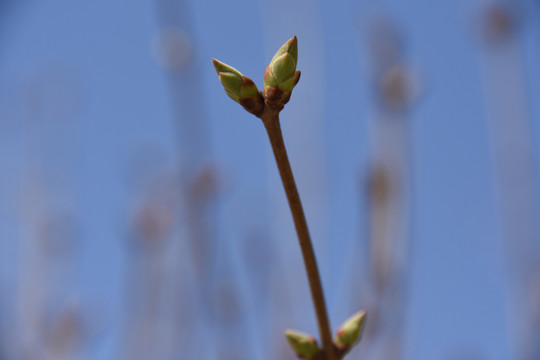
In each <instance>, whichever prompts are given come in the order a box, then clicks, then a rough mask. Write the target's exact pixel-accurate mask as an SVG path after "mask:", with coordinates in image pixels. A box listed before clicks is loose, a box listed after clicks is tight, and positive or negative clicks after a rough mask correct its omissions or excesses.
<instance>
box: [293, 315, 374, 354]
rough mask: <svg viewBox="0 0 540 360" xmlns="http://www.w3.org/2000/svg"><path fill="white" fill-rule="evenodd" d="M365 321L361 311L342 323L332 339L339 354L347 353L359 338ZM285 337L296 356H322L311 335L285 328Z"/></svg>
mask: <svg viewBox="0 0 540 360" xmlns="http://www.w3.org/2000/svg"><path fill="white" fill-rule="evenodd" d="M365 323H366V313H365V312H363V311H360V312H358V313H356V314H354V315H353V316H351V317H350V318H349V319H348V320H347V321H345V323H343V325H342V326H341V328H340V329H339V330H338V332H337V334H336V339H335V340H334V344H335V345H336V347H337V349H338V350H339V352H340V353H341V354H345V353H347V352H348V351H349V350H351V349H352V347H353V346H354V345H355V344H356V343H357V342H358V341H359V340H360V338H361V337H362V332H363V331H364V327H365ZM285 337H286V338H287V340H288V341H289V344H290V345H291V348H292V349H293V350H294V352H295V353H296V355H297V356H298V358H300V359H305V360H318V359H321V358H322V351H321V349H320V348H319V345H318V344H317V340H315V338H314V337H313V336H311V335H308V334H304V333H301V332H298V331H293V330H287V331H286V332H285Z"/></svg>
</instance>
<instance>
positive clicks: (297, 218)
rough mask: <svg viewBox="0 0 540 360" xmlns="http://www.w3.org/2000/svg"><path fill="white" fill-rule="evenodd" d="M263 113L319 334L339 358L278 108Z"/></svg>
mask: <svg viewBox="0 0 540 360" xmlns="http://www.w3.org/2000/svg"><path fill="white" fill-rule="evenodd" d="M260 117H261V119H262V120H263V123H264V126H265V127H266V131H267V133H268V137H269V139H270V144H271V145H272V150H273V151H274V156H275V158H276V163H277V167H278V169H279V174H280V175H281V181H282V182H283V187H284V188H285V193H286V194H287V200H288V201H289V206H290V208H291V212H292V216H293V220H294V226H295V227H296V233H297V234H298V241H299V242H300V248H301V250H302V256H303V258H304V265H305V268H306V273H307V277H308V281H309V287H310V289H311V298H312V300H313V305H314V307H315V314H316V316H317V323H318V326H319V334H320V337H321V341H322V346H323V351H324V353H325V358H326V360H336V359H337V354H336V351H335V348H334V343H333V342H332V332H331V330H330V322H329V320H328V314H327V312H326V304H325V300H324V293H323V289H322V284H321V277H320V275H319V269H318V267H317V260H316V259H315V253H314V251H313V245H312V243H311V239H310V236H309V231H308V227H307V223H306V218H305V215H304V210H303V208H302V203H301V202H300V195H298V189H297V188H296V183H295V181H294V176H293V173H292V170H291V164H290V163H289V157H288V156H287V150H286V149H285V143H284V142H283V136H282V134H281V126H280V123H279V110H274V109H272V108H270V107H266V109H265V111H264V113H263V114H262V115H261V116H260Z"/></svg>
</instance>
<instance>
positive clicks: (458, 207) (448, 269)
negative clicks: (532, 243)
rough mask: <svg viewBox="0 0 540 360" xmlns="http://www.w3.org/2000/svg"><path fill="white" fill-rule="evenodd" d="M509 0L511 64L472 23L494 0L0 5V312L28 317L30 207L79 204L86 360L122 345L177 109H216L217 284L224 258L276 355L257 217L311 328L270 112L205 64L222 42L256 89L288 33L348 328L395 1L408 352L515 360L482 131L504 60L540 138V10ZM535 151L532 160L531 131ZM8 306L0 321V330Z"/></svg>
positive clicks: (489, 155)
mask: <svg viewBox="0 0 540 360" xmlns="http://www.w3.org/2000/svg"><path fill="white" fill-rule="evenodd" d="M517 3H519V4H518V5H519V11H520V12H519V13H520V14H521V15H522V17H521V18H520V19H521V22H522V23H521V27H520V31H519V32H518V33H517V35H516V38H515V39H514V40H512V41H513V45H512V46H507V47H506V48H504V49H506V50H507V51H514V54H517V55H516V58H517V60H516V61H515V62H511V61H510V60H508V61H507V62H504V61H503V62H499V63H497V61H499V60H500V57H501V56H503V55H500V52H497V50H493V49H492V48H490V47H488V46H485V44H483V42H482V41H481V37H480V36H479V34H478V31H479V26H478V19H479V18H478V16H479V13H480V11H481V9H483V6H484V5H485V4H487V2H482V1H472V2H471V1H464V0H461V1H442V2H434V1H429V0H417V1H408V2H403V1H366V0H363V1H341V0H336V1H332V2H330V1H307V0H298V1H291V2H288V1H285V0H278V1H273V2H262V1H261V2H259V1H247V0H236V1H226V2H225V1H215V0H201V1H182V2H179V4H180V6H179V7H178V8H177V10H175V11H177V13H175V14H166V15H164V16H163V17H162V18H161V19H162V21H163V22H160V21H159V20H158V19H160V18H158V16H157V14H156V6H155V4H154V2H152V1H147V0H144V1H125V0H108V1H104V0H96V1H93V2H73V1H67V0H52V1H48V2H40V1H31V0H25V1H20V2H19V3H16V4H13V2H11V3H8V2H4V3H2V2H0V11H1V12H2V14H1V15H0V20H1V21H2V22H3V24H2V26H1V27H0V31H1V33H0V129H1V133H0V136H1V141H0V149H1V150H0V168H1V169H2V170H1V171H2V174H3V175H2V176H1V177H0V184H1V186H0V202H1V203H2V204H3V205H2V206H1V207H0V234H1V235H0V236H1V238H2V240H1V242H0V249H1V250H0V259H1V265H0V269H1V274H2V275H1V276H0V280H1V288H0V291H1V294H2V295H1V296H2V297H1V302H2V303H3V304H4V305H3V306H2V307H3V308H4V310H3V311H6V312H8V313H11V312H12V311H13V314H15V315H10V316H7V315H4V314H3V313H2V318H7V319H10V320H9V321H15V323H17V324H18V321H21V320H20V318H18V317H17V316H18V315H17V312H16V311H15V310H14V309H16V308H17V303H18V300H17V296H19V295H20V289H19V288H20V279H21V277H20V276H21V272H22V273H24V271H23V270H22V269H26V268H28V266H29V265H28V262H29V261H30V262H32V260H31V257H30V256H29V255H27V253H28V252H27V250H28V249H27V248H25V246H30V245H28V241H25V240H24V239H25V238H31V234H30V235H28V234H27V233H32V230H31V229H32V225H29V224H28V222H32V221H35V218H36V217H37V218H39V217H40V216H42V215H43V213H45V214H49V215H50V213H58V214H60V215H58V216H62V214H65V213H69V214H70V216H72V217H73V218H75V219H76V224H77V225H76V228H77V232H76V233H77V236H76V237H77V242H76V246H75V250H74V253H76V256H75V260H74V261H72V263H69V266H70V269H71V270H70V271H69V272H70V274H69V276H67V280H66V281H65V282H64V285H62V286H60V288H61V290H58V291H60V293H62V294H68V295H66V296H67V297H68V298H69V297H71V296H74V297H76V298H77V299H79V300H78V301H80V302H81V303H82V304H83V307H88V308H91V309H93V310H92V311H93V313H95V314H96V315H95V319H96V320H95V322H96V324H94V325H93V326H94V328H95V329H94V330H93V340H92V342H91V345H88V346H87V348H86V350H85V353H84V355H83V356H82V357H83V358H88V359H110V358H112V357H113V356H115V355H116V354H118V352H119V351H120V350H119V348H120V347H121V342H122V336H123V335H122V333H123V331H124V330H125V322H124V321H125V320H126V316H129V315H126V311H125V304H126V301H127V299H126V291H125V287H126V285H125V283H126V279H127V278H129V271H130V270H129V269H130V265H129V264H130V260H129V252H128V251H127V248H128V246H127V245H126V242H127V241H128V240H127V238H128V237H129V235H128V234H129V230H128V227H129V223H130V214H131V213H132V208H133V206H134V204H137V199H138V198H139V196H140V193H141V192H143V191H144V189H146V187H147V184H148V183H149V182H151V181H153V180H152V179H154V178H155V176H157V175H156V174H161V173H167V172H171V171H172V170H171V169H174V168H175V166H176V164H177V163H178V162H180V163H181V164H184V161H185V158H189V157H190V155H187V156H185V154H192V152H190V151H193V150H192V149H193V145H189V147H188V143H189V141H190V139H191V140H193V138H191V135H189V134H186V131H187V130H186V129H188V128H186V127H182V126H180V127H177V126H176V125H175V123H174V118H175V116H177V115H176V114H181V115H180V116H185V117H190V116H200V117H201V118H202V119H204V124H203V125H201V127H202V129H203V130H204V134H203V136H202V137H203V139H202V140H201V138H197V139H199V140H201V141H202V142H204V145H200V146H201V148H204V149H203V150H201V151H202V155H200V156H201V157H202V158H203V160H204V161H206V160H208V161H210V163H211V164H212V166H215V168H216V169H217V172H218V174H219V176H220V179H221V180H220V184H221V185H220V195H219V201H217V205H216V206H215V222H216V224H217V225H216V226H217V229H218V230H217V233H218V235H217V236H216V243H215V246H216V249H215V250H214V251H215V252H216V253H217V254H219V256H217V257H216V259H217V260H216V261H217V262H216V264H214V269H213V272H212V277H211V278H212V281H219V276H220V274H222V271H223V273H227V276H231V277H232V278H235V279H236V280H235V281H237V282H238V283H239V284H240V285H239V286H240V288H241V294H242V295H243V297H242V298H243V299H244V300H242V304H243V305H244V306H245V311H244V312H243V314H244V315H245V317H246V320H245V321H243V322H241V324H242V325H241V328H242V329H244V330H241V331H246V329H250V330H249V333H250V334H251V335H250V336H251V339H252V341H254V342H255V343H256V345H255V346H254V349H253V350H250V351H252V353H250V354H251V355H252V357H253V358H256V359H263V358H265V357H264V356H262V354H264V353H265V349H266V348H265V346H268V345H265V344H264V341H262V340H260V339H257V337H258V336H259V334H260V331H261V330H257V329H256V328H257V324H258V323H259V321H263V323H264V321H267V322H268V321H270V320H269V318H271V315H268V314H266V315H264V316H266V317H264V316H262V315H261V318H262V320H261V318H259V317H257V316H256V315H253V313H254V312H256V311H257V304H258V301H259V299H258V298H257V296H260V294H259V295H258V294H257V293H253V292H252V291H251V290H250V289H251V286H252V285H253V283H254V281H253V279H252V278H250V272H251V271H254V270H253V269H252V268H249V263H248V262H247V261H246V260H245V259H244V252H243V251H242V244H243V243H244V242H245V241H244V240H243V238H244V237H245V236H246V235H245V234H246V233H249V232H250V231H252V230H253V229H256V231H261V232H263V233H265V234H266V235H265V239H266V241H271V242H273V245H272V247H273V248H277V249H278V250H275V251H277V252H278V253H279V254H280V259H281V260H280V261H281V262H282V263H284V264H287V265H285V266H284V269H285V270H284V271H287V272H288V274H289V277H290V278H289V279H288V280H286V281H285V282H287V283H288V284H289V285H288V286H289V287H292V288H293V289H295V290H293V292H292V293H293V295H292V296H293V300H292V303H293V305H292V306H293V308H294V309H295V311H294V316H293V317H292V318H291V319H290V322H291V324H290V325H289V326H291V327H297V328H301V329H303V330H305V331H310V332H312V333H315V332H316V326H315V322H314V320H313V319H312V313H311V309H310V307H309V306H307V307H306V306H303V304H309V297H308V296H309V295H308V294H307V288H306V285H305V282H304V280H302V279H303V276H304V274H303V269H302V267H301V265H300V264H299V260H300V258H299V251H298V248H297V245H296V242H295V239H294V232H293V228H292V222H291V221H290V214H289V213H288V209H287V207H286V203H285V197H284V194H283V191H282V188H281V184H280V183H279V179H278V174H277V171H276V169H275V165H274V164H273V159H272V157H271V153H270V148H269V145H268V143H267V139H266V138H265V134H264V131H263V127H262V124H260V121H259V120H258V119H256V118H254V117H252V116H251V115H250V114H248V113H246V112H245V111H244V110H243V109H242V108H241V107H240V106H238V105H237V104H234V103H233V102H232V101H230V99H229V98H228V97H227V96H226V95H225V94H224V92H223V89H222V87H221V85H220V84H219V82H218V80H217V77H216V74H215V71H214V69H213V67H212V66H211V62H210V58H211V57H215V58H217V59H219V60H222V61H224V62H226V63H228V64H230V65H232V66H235V67H237V68H238V69H240V70H241V71H242V72H243V73H244V74H246V75H247V76H250V77H252V78H253V79H254V80H255V82H256V83H257V84H259V86H260V85H261V83H262V72H263V70H264V68H265V66H266V65H267V63H268V61H269V60H270V59H271V57H272V55H273V53H274V52H275V51H276V50H277V49H278V48H279V46H281V44H282V43H283V42H285V41H286V40H287V39H288V38H289V37H291V36H292V35H295V34H296V35H297V36H298V41H299V64H298V68H299V69H300V70H302V78H301V80H300V83H299V85H298V87H297V88H296V89H295V91H294V93H293V96H292V99H291V102H290V104H288V105H287V107H286V109H285V110H284V111H283V113H282V124H283V131H284V136H285V141H286V143H287V146H288V149H289V153H290V156H291V162H292V166H293V170H294V171H295V174H296V176H297V180H298V186H299V188H300V193H301V195H302V197H303V201H304V204H305V207H306V215H307V218H308V222H309V223H310V225H311V232H312V235H313V238H314V241H315V247H316V252H317V254H318V257H319V260H320V263H321V270H322V274H323V281H324V287H325V289H326V291H327V293H328V299H329V301H328V302H329V308H330V310H329V311H330V316H331V319H332V322H333V325H334V326H337V325H338V324H339V322H341V321H342V320H343V319H344V318H345V317H347V316H348V315H350V314H351V313H352V312H354V311H355V310H356V309H353V308H351V306H350V304H349V303H348V302H347V301H346V300H345V298H346V297H347V296H348V290H347V281H349V280H347V279H353V280H352V281H354V275H353V274H344V273H345V272H347V271H348V270H350V269H348V266H349V264H350V263H351V262H353V263H354V262H355V261H361V260H356V259H361V258H362V256H358V257H355V256H353V255H351V254H350V251H351V249H359V248H362V247H361V246H360V247H355V246H356V245H355V244H357V243H358V242H362V241H365V237H366V235H365V232H366V226H365V224H364V221H365V218H366V216H367V215H366V213H365V211H364V210H363V205H362V201H365V200H366V199H365V194H364V193H363V190H362V189H361V188H360V185H359V184H360V183H361V181H362V179H364V178H365V176H366V171H367V169H368V165H369V162H370V160H369V159H370V156H371V155H372V154H373V151H374V150H373V149H374V148H375V147H376V145H375V140H374V137H373V134H374V128H375V125H374V124H375V123H376V119H377V117H378V116H379V115H380V113H379V110H378V107H377V102H376V99H375V95H374V92H373V75H372V72H371V71H372V65H373V64H371V63H370V55H369V46H368V37H367V31H368V29H369V24H370V23H371V22H372V20H373V19H375V18H377V17H379V16H381V15H384V16H387V17H388V18H389V19H392V21H393V22H394V23H395V24H396V25H397V28H398V29H399V31H400V35H401V37H402V39H403V41H404V54H403V59H404V62H405V64H406V65H407V66H409V67H410V68H411V69H413V70H414V73H415V74H416V76H417V77H418V79H419V84H420V95H419V96H418V98H417V99H416V100H415V101H414V103H413V104H412V105H411V106H410V108H409V110H408V112H407V119H406V120H405V121H407V122H408V131H409V134H410V138H409V139H410V148H409V150H410V164H411V173H410V176H411V188H412V193H411V196H412V200H411V207H410V214H409V215H410V219H411V234H412V239H411V256H410V268H409V269H410V285H409V290H408V294H409V296H408V302H407V304H408V306H407V309H406V311H407V312H406V319H407V320H406V328H405V346H404V352H403V359H417V360H422V359H426V360H428V359H429V360H431V359H442V360H445V359H453V358H454V357H453V356H460V355H456V354H461V353H467V352H472V353H475V354H479V355H478V356H479V358H480V359H494V360H497V359H509V358H513V355H512V354H513V352H514V351H515V350H516V347H517V342H516V338H515V335H512V330H513V327H514V326H515V324H514V323H513V322H512V318H513V315H512V314H511V313H510V312H509V311H510V309H511V308H512V306H513V305H511V304H512V301H514V299H513V298H512V296H509V292H510V290H509V289H511V287H510V286H509V285H508V284H509V283H511V282H512V276H511V272H510V268H509V266H508V262H509V260H508V258H507V256H506V254H507V253H508V251H507V250H506V243H505V242H504V239H503V233H502V231H501V226H502V225H501V212H500V209H501V199H500V197H499V195H498V194H499V193H498V188H497V181H496V179H497V159H496V158H495V157H494V151H493V148H494V144H493V141H492V138H491V137H490V134H492V132H491V131H492V130H490V126H491V125H490V124H491V122H490V121H491V118H490V116H491V114H493V113H494V112H495V114H496V113H497V109H498V108H497V104H493V102H490V100H489V99H490V97H489V96H490V95H489V94H490V91H492V90H493V89H491V88H486V84H489V82H488V81H486V79H487V78H490V77H495V78H496V79H497V76H498V75H497V74H498V73H497V71H501V72H504V71H507V70H505V68H502V69H501V68H499V70H497V67H496V66H497V64H499V65H500V64H506V65H508V66H517V67H518V69H519V71H521V72H522V74H523V79H522V80H523V81H522V82H520V83H519V84H521V85H522V86H523V89H522V90H523V91H524V94H525V96H526V98H525V99H522V100H524V102H523V103H524V104H525V106H526V107H527V109H528V117H529V120H530V121H531V124H532V133H531V135H532V136H531V137H532V139H533V140H534V141H535V142H534V144H538V140H539V135H540V132H539V131H538V126H537V122H536V120H537V119H538V116H539V111H540V109H539V107H538V106H539V105H538V102H535V101H534V99H535V98H537V96H538V94H539V93H540V87H539V86H540V85H539V84H540V81H538V80H540V79H539V77H540V73H539V71H538V67H537V66H536V63H537V59H538V57H539V55H540V48H539V46H540V43H539V42H538V40H537V39H538V36H537V35H538V33H539V31H540V28H539V26H540V25H538V24H540V22H539V21H538V16H539V14H540V12H539V10H540V9H539V7H538V4H536V3H534V2H532V1H520V2H517ZM168 21H171V22H173V21H179V22H180V23H181V24H182V26H183V28H182V29H181V30H182V31H184V34H185V35H186V36H187V39H188V40H189V41H190V43H191V49H192V51H193V54H192V55H193V59H194V60H193V61H194V62H193V64H192V67H191V68H189V69H190V70H189V71H191V72H192V73H190V74H191V75H193V74H195V75H194V76H192V77H190V76H191V75H190V74H186V73H181V74H180V75H179V76H178V79H180V80H178V81H179V83H180V85H179V89H180V90H178V92H177V94H179V93H182V91H184V93H189V94H191V95H189V97H186V98H182V99H174V98H173V97H174V94H175V93H174V90H173V97H171V87H170V82H169V80H170V78H169V77H168V76H167V70H166V69H164V68H163V67H162V66H161V65H160V64H159V62H158V61H157V60H156V56H155V54H154V50H153V47H155V41H156V40H155V39H156V34H157V33H158V31H159V29H160V27H161V24H163V23H167V22H168ZM504 49H503V53H504ZM497 59H499V60H497ZM494 69H495V70H494ZM509 72H510V73H511V71H509ZM501 76H502V75H501ZM500 79H503V80H501V81H505V80H504V79H505V78H504V77H501V78H500ZM173 86H174V85H173ZM189 86H193V88H188V87H189ZM182 89H183V90H182ZM503 90H504V86H503ZM175 104H176V105H175ZM174 106H178V107H179V110H176V111H178V112H177V113H175V107H174ZM178 132H180V134H179V135H180V136H177V135H178V134H177V133H178ZM178 139H180V140H178ZM182 139H183V140H182ZM182 141H184V142H182ZM193 141H194V140H193ZM148 149H150V150H148ZM199 150H200V149H199ZM154 152H155V154H156V155H155V157H153V156H154V155H152V154H154ZM534 152H535V154H534V156H535V166H536V168H537V167H538V165H539V164H538V152H539V149H538V146H537V145H535V147H534ZM199 154H201V153H199ZM156 159H157V160H156ZM133 174H135V175H133ZM535 175H537V172H536V170H535ZM36 183H37V184H38V185H36ZM32 189H33V190H32ZM29 190H32V191H36V194H35V195H32V194H34V193H31V192H29ZM25 196H26V197H25ZM33 196H35V197H36V198H38V200H35V199H33ZM532 196H535V195H532ZM25 198H26V199H27V201H29V205H26V207H25V205H24V204H25V203H24V201H25V200H24V199H25ZM28 199H29V200H28ZM34 201H36V202H37V203H38V204H39V206H37V210H36V208H35V207H34V205H32V204H34ZM28 208H30V210H28ZM180 232H181V230H180ZM25 244H26V245H25ZM260 246H263V247H264V246H267V245H260ZM29 258H30V260H29ZM66 266H68V265H66ZM222 269H227V270H226V271H225V270H222ZM254 272H255V271H254ZM255 273H257V272H255ZM244 295H245V296H244ZM53 298H54V296H53ZM58 298H62V296H59V297H58ZM265 301H266V302H268V303H271V302H272V297H270V299H265ZM53 302H54V301H53ZM266 302H265V304H266ZM269 306H271V305H269ZM269 311H270V312H271V310H269ZM4 316H6V317H4ZM12 316H13V317H12ZM92 317H94V316H92ZM6 321H7V320H6ZM6 321H3V323H0V325H1V326H2V328H3V330H2V334H4V333H5V331H6V328H8V327H9V325H7V322H6ZM16 328H18V329H19V330H20V325H16ZM254 329H255V330H254ZM258 331H259V332H258ZM12 336H13V335H12ZM216 336H217V335H216ZM211 347H212V346H210V348H211ZM212 353H213V352H212V350H209V353H208V354H207V356H208V357H209V358H213V357H212ZM6 356H7V355H6ZM218 358H219V357H218ZM6 359H8V358H6Z"/></svg>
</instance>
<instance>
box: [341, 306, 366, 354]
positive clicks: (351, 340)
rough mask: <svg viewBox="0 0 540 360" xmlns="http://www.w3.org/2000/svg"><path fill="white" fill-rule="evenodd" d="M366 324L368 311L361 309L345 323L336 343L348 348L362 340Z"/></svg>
mask: <svg viewBox="0 0 540 360" xmlns="http://www.w3.org/2000/svg"><path fill="white" fill-rule="evenodd" d="M365 324H366V313H365V312H364V311H360V312H358V313H356V314H354V315H353V316H351V317H350V318H349V319H347V321H345V322H344V323H343V325H342V326H341V328H340V329H339V330H338V332H337V336H336V345H337V346H338V347H340V348H344V349H348V348H350V347H352V346H353V345H354V344H355V343H356V342H357V341H359V340H360V338H361V336H362V332H363V331H364V327H365Z"/></svg>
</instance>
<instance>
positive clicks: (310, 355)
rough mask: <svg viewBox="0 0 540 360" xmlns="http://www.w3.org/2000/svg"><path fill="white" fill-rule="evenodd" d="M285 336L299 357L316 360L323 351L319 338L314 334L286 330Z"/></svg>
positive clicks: (305, 359)
mask: <svg viewBox="0 0 540 360" xmlns="http://www.w3.org/2000/svg"><path fill="white" fill-rule="evenodd" d="M285 337H286V338H287V341H288V342H289V344H290V345H291V348H292V349H293V350H294V352H295V353H296V355H297V356H298V358H299V359H304V360H316V359H317V356H318V355H319V354H320V353H321V349H320V348H319V345H318V344H317V340H315V338H313V336H310V335H307V334H304V333H301V332H298V331H294V330H287V331H285Z"/></svg>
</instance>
